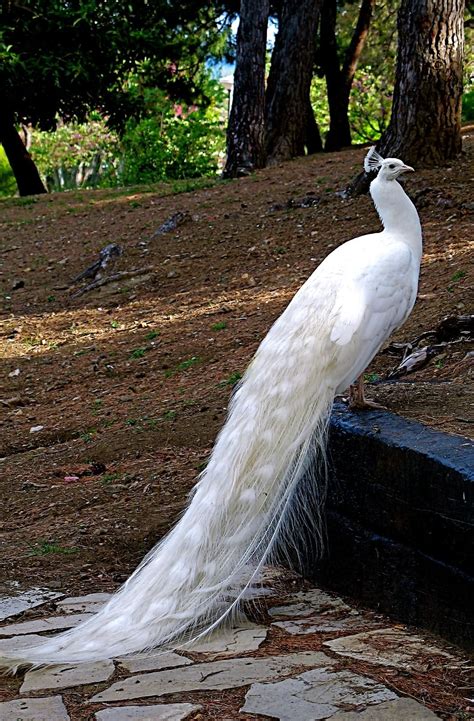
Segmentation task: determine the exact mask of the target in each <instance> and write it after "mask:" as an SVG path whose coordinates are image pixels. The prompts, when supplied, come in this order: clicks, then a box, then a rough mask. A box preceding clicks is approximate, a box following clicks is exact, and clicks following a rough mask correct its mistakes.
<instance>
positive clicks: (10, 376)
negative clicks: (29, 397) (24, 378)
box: [8, 368, 21, 378]
mask: <svg viewBox="0 0 474 721" xmlns="http://www.w3.org/2000/svg"><path fill="white" fill-rule="evenodd" d="M20 372H21V371H20V369H19V368H15V370H14V371H11V373H9V374H8V377H9V378H16V377H17V376H19V375H20Z"/></svg>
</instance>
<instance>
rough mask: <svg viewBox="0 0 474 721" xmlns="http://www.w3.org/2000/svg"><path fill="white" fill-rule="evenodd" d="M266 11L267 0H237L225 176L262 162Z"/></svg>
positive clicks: (263, 151) (268, 10) (247, 171)
mask: <svg viewBox="0 0 474 721" xmlns="http://www.w3.org/2000/svg"><path fill="white" fill-rule="evenodd" d="M269 12H270V2H269V0H241V4H240V23H239V29H238V32H237V61H236V67H235V74H234V97H233V101H232V109H231V112H230V118H229V125H228V127H227V161H226V165H225V169H224V173H223V176H224V177H225V178H235V177H236V176H239V175H247V174H248V173H250V172H252V170H254V169H255V168H263V166H264V165H265V131H264V120H265V53H266V46H267V25H268V15H269Z"/></svg>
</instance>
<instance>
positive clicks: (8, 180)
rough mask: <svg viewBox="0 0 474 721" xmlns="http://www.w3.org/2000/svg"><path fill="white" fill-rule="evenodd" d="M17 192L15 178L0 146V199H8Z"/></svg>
mask: <svg viewBox="0 0 474 721" xmlns="http://www.w3.org/2000/svg"><path fill="white" fill-rule="evenodd" d="M16 191H17V187H16V181H15V176H14V175H13V173H12V169H11V168H10V163H9V162H8V160H7V156H6V155H5V151H4V149H3V148H2V146H1V145H0V197H2V198H8V197H10V196H12V195H15V193H16Z"/></svg>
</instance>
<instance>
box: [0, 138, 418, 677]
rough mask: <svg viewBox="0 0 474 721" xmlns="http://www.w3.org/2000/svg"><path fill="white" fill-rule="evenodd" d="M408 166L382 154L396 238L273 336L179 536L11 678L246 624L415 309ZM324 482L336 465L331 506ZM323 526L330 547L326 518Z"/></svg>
mask: <svg viewBox="0 0 474 721" xmlns="http://www.w3.org/2000/svg"><path fill="white" fill-rule="evenodd" d="M397 162H398V163H399V166H397V167H399V168H400V169H399V170H397V169H395V170H393V164H392V170H390V171H389V169H388V168H387V167H386V164H387V161H384V160H383V159H381V158H380V156H379V155H378V154H377V153H375V151H374V150H371V151H370V152H369V154H368V156H367V158H366V165H367V167H370V168H373V167H374V165H375V164H377V166H378V167H379V168H380V170H379V173H378V175H377V177H376V179H375V180H374V181H373V182H372V184H371V193H372V197H373V199H374V202H375V205H376V207H377V210H378V212H379V214H380V216H381V218H382V221H383V224H384V230H383V231H382V232H380V233H374V234H372V235H365V236H362V237H360V238H356V239H354V240H351V241H349V242H348V243H345V244H344V245H342V246H340V247H338V248H337V249H336V250H335V251H334V252H333V253H331V255H329V256H328V257H327V258H326V260H324V262H323V263H322V264H321V265H320V266H319V267H318V268H317V269H316V270H315V272H314V273H313V274H312V276H311V277H310V278H309V279H308V280H307V281H306V283H305V284H304V285H303V286H302V288H301V289H300V290H299V291H298V293H297V294H296V295H295V297H294V298H293V300H292V301H291V302H290V304H289V305H288V307H287V308H286V310H285V311H284V313H283V314H282V315H281V316H280V318H279V319H278V320H277V321H276V323H275V324H274V325H273V327H272V328H271V330H270V331H269V333H268V335H267V337H266V338H265V339H264V340H263V342H262V343H261V345H260V347H259V349H258V350H257V353H256V355H255V357H254V359H253V361H252V363H251V364H250V366H249V368H248V369H247V372H246V373H245V375H244V378H243V379H242V382H241V385H240V387H239V388H238V390H237V392H236V393H235V394H234V396H233V398H232V399H231V402H230V407H229V415H228V418H227V421H226V424H225V425H224V427H223V429H222V431H221V432H220V434H219V436H218V438H217V441H216V444H215V446H214V449H213V452H212V455H211V458H210V460H209V463H208V465H207V467H206V469H205V470H204V471H203V473H202V474H201V475H200V477H199V482H198V484H197V486H196V488H195V490H194V493H192V494H191V500H190V504H189V506H188V508H187V510H186V512H185V514H184V515H183V516H182V518H181V520H180V521H179V522H178V523H177V525H176V526H175V528H174V529H173V530H172V531H171V532H170V533H169V534H168V536H166V537H165V538H164V539H163V540H162V541H161V542H160V543H158V544H157V545H156V546H155V548H153V549H152V550H151V551H150V553H149V554H148V555H147V556H146V558H145V559H144V560H143V561H142V563H141V564H140V566H139V567H138V568H137V569H136V571H135V572H134V573H133V574H132V575H131V577H130V578H129V579H128V581H127V582H126V583H125V585H124V586H123V587H122V588H121V589H120V590H119V591H118V592H117V593H116V594H115V595H114V596H113V597H112V599H111V600H110V601H109V603H108V604H107V605H106V606H105V607H104V608H103V609H102V610H101V611H100V612H99V613H98V614H96V615H95V616H93V617H92V618H91V619H90V620H88V621H86V622H85V623H83V624H82V625H80V626H78V627H76V628H74V629H71V630H70V631H66V632H65V633H62V634H60V635H59V636H56V637H51V638H47V639H45V640H44V641H43V642H42V643H40V644H39V645H38V646H35V647H32V648H26V649H22V650H20V651H18V652H17V653H16V654H14V655H13V656H12V657H10V658H4V659H3V664H4V665H5V666H7V667H9V668H15V667H17V666H18V665H21V664H25V663H26V664H33V665H40V664H45V663H79V662H83V661H92V660H96V659H102V658H113V657H116V656H123V655H124V654H127V653H132V652H136V651H141V650H144V649H150V648H154V647H164V646H166V645H167V644H169V643H171V642H173V644H175V645H176V643H179V642H180V641H183V640H184V639H185V638H189V637H197V636H198V635H200V634H201V633H204V632H206V631H208V630H210V629H211V628H213V627H214V626H215V625H216V624H217V623H219V622H220V621H221V620H222V619H223V618H225V617H227V616H229V615H231V614H232V613H234V612H236V611H237V609H238V605H239V601H240V600H241V599H242V598H243V597H244V596H245V593H246V589H248V588H250V587H252V586H253V585H254V582H255V581H256V579H257V577H258V573H259V569H260V568H261V566H262V564H263V563H264V562H265V561H267V560H268V559H269V558H271V552H272V549H273V547H274V544H275V540H276V539H277V538H279V539H280V544H281V543H282V539H283V540H286V541H287V542H291V533H292V529H293V528H294V525H295V523H298V522H300V521H299V520H298V519H302V518H303V519H304V518H305V517H307V516H308V513H307V512H306V509H305V508H302V509H301V514H300V516H298V515H297V513H294V512H293V511H294V509H292V513H291V514H288V509H289V508H290V506H291V502H292V497H293V494H294V490H295V487H296V485H297V484H298V481H299V480H300V478H301V476H302V474H303V473H304V472H305V470H306V469H307V468H308V464H309V462H310V460H311V459H314V458H315V457H316V460H317V459H318V458H319V460H320V461H321V460H322V461H324V449H325V439H326V429H327V424H328V418H329V414H330V410H331V407H332V403H333V399H334V396H335V394H336V393H339V392H341V391H343V390H345V389H346V388H347V386H348V385H349V384H350V383H352V382H354V380H355V379H356V378H357V377H358V376H359V375H360V374H361V373H362V372H363V371H364V369H365V368H366V366H367V364H368V363H369V362H370V360H371V359H372V357H373V356H374V354H375V353H376V352H377V351H378V349H379V348H380V346H381V345H382V343H383V342H384V341H385V340H386V338H387V337H388V335H389V334H390V333H391V331H392V330H393V329H394V328H396V327H398V326H399V325H400V324H401V323H403V321H404V320H405V318H406V317H407V315H408V313H409V312H410V310H411V308H412V306H413V303H414V301H415V297H416V291H417V282H418V273H419V266H420V258H421V228H420V223H419V219H418V214H417V212H416V210H415V208H414V206H413V204H412V203H411V201H410V200H409V198H408V197H407V196H406V194H405V192H404V190H403V189H402V187H401V186H400V185H399V184H398V183H397V182H396V180H394V179H393V178H394V177H395V176H396V174H397V173H398V172H403V170H401V168H402V167H405V169H407V168H406V166H403V164H402V163H401V161H397ZM390 173H391V175H390ZM250 422H251V423H252V428H251V432H248V429H249V428H250V426H249V423H250ZM323 469H324V462H323V463H321V465H320V471H319V477H318V478H317V479H316V481H315V482H316V483H317V484H319V489H318V494H319V497H320V498H322V497H323V496H324V472H323ZM314 513H315V517H314V518H313V519H311V520H312V521H313V523H314V526H315V528H314V537H315V538H318V537H320V536H321V531H320V529H319V528H318V520H319V517H320V514H321V508H316V509H315V511H314ZM285 522H287V528H286V532H285Z"/></svg>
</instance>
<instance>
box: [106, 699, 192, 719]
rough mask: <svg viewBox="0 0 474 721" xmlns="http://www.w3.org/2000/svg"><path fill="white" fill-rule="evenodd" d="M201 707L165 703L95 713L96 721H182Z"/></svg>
mask: <svg viewBox="0 0 474 721" xmlns="http://www.w3.org/2000/svg"><path fill="white" fill-rule="evenodd" d="M200 709H201V706H195V705H194V704H191V703H165V704H162V705H154V706H120V707H117V706H116V707H115V708H105V709H104V710H103V711H96V714H95V717H96V719H97V721H184V719H186V718H188V716H189V715H190V714H192V713H195V712H196V711H199V710H200Z"/></svg>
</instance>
